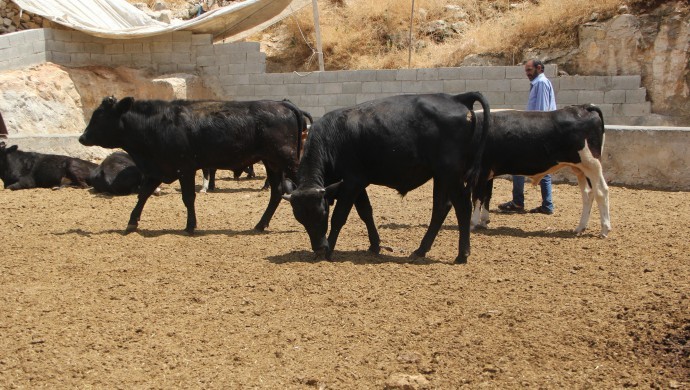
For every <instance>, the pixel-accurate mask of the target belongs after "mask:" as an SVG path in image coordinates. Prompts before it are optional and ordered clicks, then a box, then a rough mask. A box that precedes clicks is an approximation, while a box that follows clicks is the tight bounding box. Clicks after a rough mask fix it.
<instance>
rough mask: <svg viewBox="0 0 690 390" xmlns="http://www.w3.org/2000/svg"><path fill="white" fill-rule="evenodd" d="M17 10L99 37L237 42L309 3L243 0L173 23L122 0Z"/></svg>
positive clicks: (45, 2)
mask: <svg viewBox="0 0 690 390" xmlns="http://www.w3.org/2000/svg"><path fill="white" fill-rule="evenodd" d="M12 1H14V2H15V3H16V4H17V5H18V6H19V8H20V9H22V10H25V11H29V12H31V13H34V14H36V15H40V16H43V17H44V18H46V19H48V20H50V21H53V22H55V23H59V24H61V25H63V26H67V27H70V28H73V29H75V30H79V31H83V32H85V33H88V34H91V35H96V36H99V37H103V38H115V39H129V38H141V37H147V36H152V35H158V34H163V33H168V32H172V31H191V32H193V33H195V34H212V35H213V37H214V40H219V39H223V38H228V40H230V41H233V40H239V39H243V38H245V37H247V36H248V35H251V34H253V33H254V32H257V31H260V30H262V29H264V28H266V27H268V26H270V25H271V24H273V23H276V22H278V21H280V20H282V19H283V18H285V17H286V16H289V15H290V14H291V13H292V12H295V11H297V10H298V9H300V8H302V7H304V6H306V5H307V4H309V3H310V0H245V1H241V2H237V3H233V4H231V5H228V6H225V7H221V8H218V9H215V10H212V11H209V12H206V13H204V14H202V15H201V16H198V17H196V18H194V19H190V20H185V21H182V22H181V23H177V24H167V23H163V22H159V21H157V20H154V19H152V18H151V17H150V16H148V15H147V14H146V13H145V12H144V11H142V10H140V9H138V8H136V7H134V6H133V5H131V4H129V3H128V2H127V1H125V0H12Z"/></svg>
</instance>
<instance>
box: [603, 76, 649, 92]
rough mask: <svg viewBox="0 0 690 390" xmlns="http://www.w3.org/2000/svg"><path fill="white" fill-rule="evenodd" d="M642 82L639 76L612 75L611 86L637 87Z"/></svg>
mask: <svg viewBox="0 0 690 390" xmlns="http://www.w3.org/2000/svg"><path fill="white" fill-rule="evenodd" d="M641 82H642V80H641V77H640V76H612V77H611V84H612V86H611V88H613V89H638V88H640V83H641Z"/></svg>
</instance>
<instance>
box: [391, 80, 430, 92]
mask: <svg viewBox="0 0 690 390" xmlns="http://www.w3.org/2000/svg"><path fill="white" fill-rule="evenodd" d="M402 83H403V82H402V81H382V82H381V92H383V93H395V94H398V93H401V92H402ZM439 92H440V91H439Z"/></svg>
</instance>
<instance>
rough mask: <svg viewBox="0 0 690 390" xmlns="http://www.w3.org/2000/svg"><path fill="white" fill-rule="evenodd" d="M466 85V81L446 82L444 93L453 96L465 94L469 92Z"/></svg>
mask: <svg viewBox="0 0 690 390" xmlns="http://www.w3.org/2000/svg"><path fill="white" fill-rule="evenodd" d="M439 77H440V75H439ZM465 83H466V81H465V80H444V81H443V92H445V93H451V94H454V93H462V92H465V91H466V90H467V89H466V84H465Z"/></svg>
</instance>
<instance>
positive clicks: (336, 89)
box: [323, 83, 343, 94]
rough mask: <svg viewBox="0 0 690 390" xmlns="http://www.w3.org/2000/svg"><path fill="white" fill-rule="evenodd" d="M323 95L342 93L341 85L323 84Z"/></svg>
mask: <svg viewBox="0 0 690 390" xmlns="http://www.w3.org/2000/svg"><path fill="white" fill-rule="evenodd" d="M323 93H326V94H338V93H343V84H341V83H325V84H323Z"/></svg>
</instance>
